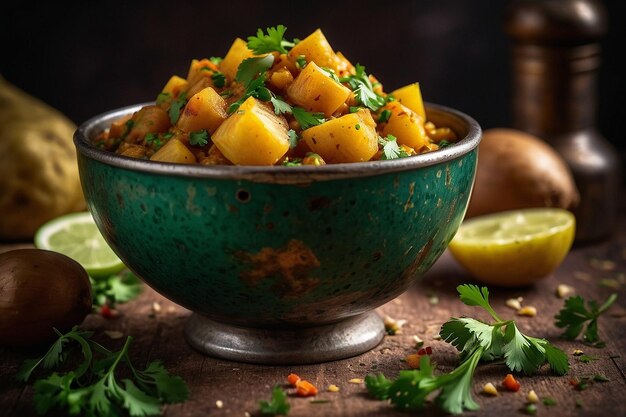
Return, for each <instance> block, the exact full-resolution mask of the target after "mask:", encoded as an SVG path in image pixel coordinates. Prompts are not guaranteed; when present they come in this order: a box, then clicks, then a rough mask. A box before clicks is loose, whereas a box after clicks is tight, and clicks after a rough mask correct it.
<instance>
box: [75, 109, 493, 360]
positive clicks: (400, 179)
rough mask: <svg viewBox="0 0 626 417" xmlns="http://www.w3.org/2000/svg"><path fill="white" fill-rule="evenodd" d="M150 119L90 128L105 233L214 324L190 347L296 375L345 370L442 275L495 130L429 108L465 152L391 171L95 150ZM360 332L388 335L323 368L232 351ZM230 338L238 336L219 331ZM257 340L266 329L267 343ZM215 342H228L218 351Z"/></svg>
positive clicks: (92, 188)
mask: <svg viewBox="0 0 626 417" xmlns="http://www.w3.org/2000/svg"><path fill="white" fill-rule="evenodd" d="M140 107H141V105H137V106H133V107H127V108H123V109H120V110H116V111H111V112H108V113H105V114H103V115H100V116H97V117H95V118H93V119H91V120H89V121H87V122H85V123H84V124H82V125H81V126H80V128H79V129H78V130H77V132H76V135H75V144H76V147H77V149H78V162H79V170H80V175H81V180H82V185H83V190H84V193H85V197H86V199H87V202H88V206H89V209H90V211H91V213H92V214H93V216H94V219H95V221H96V223H97V225H98V227H99V228H100V230H101V232H102V234H103V235H104V237H105V238H106V240H107V242H108V243H109V244H110V245H111V247H112V248H113V250H114V251H115V252H116V253H117V254H118V255H119V257H120V258H121V259H122V260H123V261H124V263H125V264H126V265H127V266H128V267H129V268H130V269H132V270H133V271H134V272H135V273H136V274H137V275H138V276H140V277H141V278H142V279H143V280H144V281H145V282H146V283H148V284H149V285H150V286H151V287H153V288H154V289H156V290H157V291H158V292H160V293H161V294H163V295H164V296H166V297H168V298H169V299H171V300H173V301H175V302H177V303H179V304H180V305H182V306H184V307H186V308H188V309H190V310H192V311H194V312H195V313H198V314H199V315H201V316H196V317H194V318H193V319H192V320H191V321H190V323H189V327H188V331H187V337H188V339H189V340H190V341H191V343H192V344H193V345H194V346H196V347H198V348H200V349H202V350H204V351H205V352H209V353H213V354H217V355H220V356H224V357H227V358H230V359H240V360H248V361H253V362H270V363H288V362H306V361H308V362H311V361H313V362H314V361H319V360H328V359H336V358H338V357H345V356H350V355H354V354H356V353H360V352H362V351H364V350H367V349H369V348H371V347H373V346H375V345H376V344H377V343H378V342H379V341H380V339H381V338H382V335H383V329H382V327H381V326H382V324H381V323H380V319H378V318H372V313H371V311H372V310H373V309H374V308H376V307H378V306H380V305H382V304H384V303H385V302H387V301H389V300H391V299H393V298H394V297H396V296H398V295H399V294H401V293H402V292H404V291H405V290H406V289H407V288H408V287H409V286H410V285H411V283H412V282H413V281H414V280H416V279H418V278H419V277H421V276H422V275H423V274H424V273H425V272H426V271H427V270H428V269H429V268H430V267H431V265H432V264H433V263H434V262H435V260H437V258H438V257H439V256H440V255H441V254H442V253H443V251H444V250H445V248H446V247H447V245H448V243H449V242H450V240H451V239H452V237H453V236H454V234H455V232H456V230H457V228H458V227H459V224H460V223H461V221H462V219H463V216H464V213H465V210H466V208H467V203H468V198H469V196H470V192H471V189H472V184H473V180H474V176H475V170H476V158H477V145H478V143H479V141H480V136H481V130H480V127H479V126H478V124H477V123H476V122H475V121H474V120H473V119H471V118H470V117H468V116H467V115H465V114H463V113H460V112H458V111H455V110H452V109H449V108H445V107H441V106H436V105H429V106H428V116H429V119H430V120H432V121H433V122H434V123H436V124H437V125H440V126H449V127H451V128H452V129H453V130H455V132H456V133H457V135H458V136H459V137H460V138H462V139H461V140H460V141H459V142H458V143H457V144H454V145H452V146H449V147H446V148H443V149H441V150H438V151H435V152H430V153H427V154H423V155H418V156H414V157H410V158H403V159H396V160H388V161H375V162H363V163H352V164H336V165H325V166H320V167H313V166H301V167H286V166H271V167H251V166H199V165H180V164H168V163H160V162H154V161H147V160H138V159H132V158H127V157H123V156H119V155H116V154H113V153H111V152H107V151H103V150H100V149H98V148H96V147H94V146H93V145H92V144H91V140H92V139H93V138H94V137H95V136H96V135H97V134H98V133H100V132H101V131H102V130H103V129H105V128H106V127H107V126H109V125H110V123H111V122H112V121H113V120H115V119H117V118H119V117H121V116H123V115H125V114H129V113H132V112H133V111H136V110H138V109H139V108H140ZM368 312H369V315H368V314H363V313H368ZM359 317H361V318H362V319H361V320H360V319H359ZM359 320H360V321H359ZM355 322H359V323H361V325H363V326H365V327H366V330H367V329H369V330H372V329H374V328H375V331H373V332H370V333H371V334H368V335H367V338H368V342H367V343H365V344H363V343H361V342H363V341H361V342H359V343H353V345H352V346H353V347H354V346H355V345H358V346H359V347H358V348H356V350H355V349H348V351H346V352H344V353H336V354H332V353H333V352H335V351H334V350H333V346H330V347H329V349H330V351H329V352H330V353H331V354H327V355H321V356H319V358H317V359H315V358H313V359H310V358H309V360H298V355H297V354H296V355H292V356H289V352H290V349H292V348H289V347H287V348H285V352H283V353H282V354H281V355H282V356H281V357H276V355H278V354H279V353H278V352H280V351H281V348H278V347H277V348H276V352H277V353H276V355H274V356H272V354H270V355H269V356H268V355H266V354H264V355H262V356H260V357H259V358H258V359H257V356H255V355H256V353H258V351H259V350H261V349H262V348H261V347H259V349H256V348H255V347H249V346H248V347H247V348H246V347H244V348H243V350H242V351H245V350H246V349H247V350H248V352H247V356H246V355H245V354H242V353H234V354H225V353H224V352H225V351H228V352H231V351H233V349H234V348H233V349H231V348H229V347H226V346H223V349H221V348H220V344H224V345H225V344H234V345H237V343H239V342H238V341H236V340H235V341H233V340H227V339H228V335H229V334H231V333H236V332H237V331H240V332H241V331H244V330H245V332H248V333H249V332H252V334H253V335H252V336H250V335H249V334H248V333H246V334H247V336H242V337H244V338H248V339H246V340H248V341H249V340H252V341H254V340H259V337H258V335H259V334H260V333H261V332H265V331H269V332H270V337H269V339H271V338H272V337H274V336H275V337H274V338H280V337H282V336H280V335H278V334H277V333H276V334H274V336H271V334H272V333H271V332H272V331H274V332H281V331H282V332H302V331H304V332H308V334H313V333H315V331H316V329H317V330H318V333H319V329H323V328H324V327H320V326H325V325H326V329H327V330H324V331H322V332H321V333H324V334H328V336H329V341H327V342H326V343H330V345H333V344H334V345H335V347H336V345H337V344H336V343H334V342H333V341H332V337H333V334H332V332H336V331H337V328H338V323H339V324H341V323H345V326H344V328H343V329H342V330H341V331H344V333H345V331H346V329H347V330H350V329H352V330H355V328H354V326H355ZM365 322H367V323H366V324H363V323H365ZM212 325H214V326H213V330H214V331H208V333H210V334H208V333H207V329H209V330H210V329H211V326H212ZM220 326H222V327H223V326H226V327H224V328H223V331H222V330H219V331H218V329H217V328H218V327H220ZM339 327H341V326H339ZM202 328H204V331H201V330H200V329H202ZM220 328H221V327H220ZM306 328H312V329H309V330H306ZM331 328H332V329H334V330H332V331H331V330H329V329H331ZM190 329H191V330H190ZM236 329H239V330H236ZM253 329H259V331H258V332H257V335H256V336H254V332H255V330H253ZM279 329H280V330H279ZM303 329H304V330H303ZM230 330H232V332H230ZM341 331H340V332H339V333H341ZM359 331H361V332H363V329H359ZM200 333H203V335H202V336H199V334H200ZM348 333H351V332H350V331H348ZM352 333H354V332H352ZM365 333H367V332H365ZM292 336H293V335H292ZM211 337H213V338H214V339H215V338H217V341H216V340H212V341H211V342H206V338H211ZM250 337H251V339H250ZM286 337H291V336H288V335H287V336H286ZM299 337H303V336H302V335H300V336H299ZM316 337H317V336H316ZM337 337H338V338H341V337H343V336H337ZM363 337H365V336H363ZM200 339H201V340H200ZM207 343H209V345H211V346H207ZM253 345H254V343H253ZM348 345H349V343H348ZM234 350H235V351H237V349H234ZM270 350H271V349H270ZM292 350H293V349H292ZM321 350H323V349H320V351H321ZM335 350H337V349H335ZM339 350H340V349H339ZM250 351H251V352H250ZM313 356H315V355H313ZM289 358H291V359H289Z"/></svg>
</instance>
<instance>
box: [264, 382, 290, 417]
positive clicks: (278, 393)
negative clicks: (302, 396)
mask: <svg viewBox="0 0 626 417" xmlns="http://www.w3.org/2000/svg"><path fill="white" fill-rule="evenodd" d="M290 408H291V407H290V406H289V402H288V401H287V394H286V393H285V391H283V389H282V388H281V387H280V386H279V385H276V386H275V387H274V389H273V390H272V399H271V400H270V401H269V402H268V401H265V400H261V401H259V411H260V412H261V414H265V415H272V416H278V415H281V416H286V415H287V414H289V409H290Z"/></svg>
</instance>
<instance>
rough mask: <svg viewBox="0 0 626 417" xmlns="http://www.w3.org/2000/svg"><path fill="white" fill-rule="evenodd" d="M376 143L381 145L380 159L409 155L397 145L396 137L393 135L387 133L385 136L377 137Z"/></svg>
mask: <svg viewBox="0 0 626 417" xmlns="http://www.w3.org/2000/svg"><path fill="white" fill-rule="evenodd" d="M378 144H379V145H380V146H382V151H383V154H382V156H381V158H380V159H382V160H389V159H398V158H406V157H408V156H410V155H409V154H408V153H407V152H406V151H405V150H404V149H402V148H401V147H400V145H398V142H397V138H396V137H395V136H394V135H387V137H386V138H383V137H382V136H379V137H378Z"/></svg>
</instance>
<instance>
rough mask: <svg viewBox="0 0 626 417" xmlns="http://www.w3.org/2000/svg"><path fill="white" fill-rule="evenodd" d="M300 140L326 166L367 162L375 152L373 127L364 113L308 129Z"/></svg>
mask: <svg viewBox="0 0 626 417" xmlns="http://www.w3.org/2000/svg"><path fill="white" fill-rule="evenodd" d="M302 139H303V140H304V141H306V144H307V145H308V146H309V147H310V148H311V150H312V151H313V152H315V153H317V154H319V155H320V156H321V157H322V158H323V159H324V161H326V162H328V163H342V162H362V161H369V160H370V159H372V157H373V156H374V155H375V154H376V152H377V151H378V133H376V123H375V122H374V119H372V115H371V114H370V112H369V110H365V109H360V110H359V111H357V112H356V113H350V114H346V115H345V116H341V117H339V118H337V119H332V120H329V121H327V122H325V123H322V124H321V125H318V126H314V127H311V128H309V129H307V130H305V131H303V132H302Z"/></svg>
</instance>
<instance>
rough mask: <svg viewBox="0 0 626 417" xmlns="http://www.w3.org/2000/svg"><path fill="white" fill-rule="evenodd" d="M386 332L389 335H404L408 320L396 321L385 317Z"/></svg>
mask: <svg viewBox="0 0 626 417" xmlns="http://www.w3.org/2000/svg"><path fill="white" fill-rule="evenodd" d="M384 323H385V330H386V331H387V334H389V335H395V334H402V326H404V325H405V324H406V320H396V319H394V318H391V317H389V316H385V320H384Z"/></svg>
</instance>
